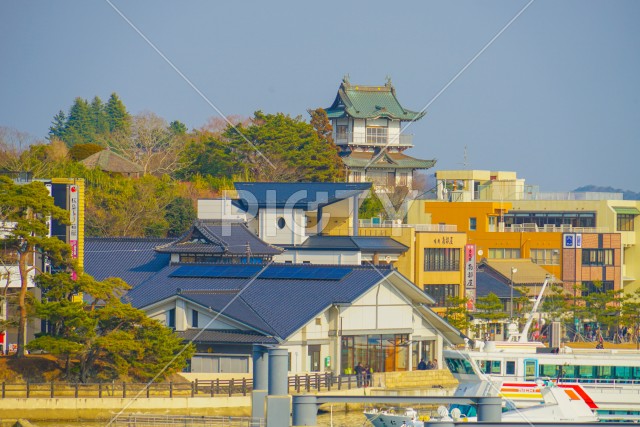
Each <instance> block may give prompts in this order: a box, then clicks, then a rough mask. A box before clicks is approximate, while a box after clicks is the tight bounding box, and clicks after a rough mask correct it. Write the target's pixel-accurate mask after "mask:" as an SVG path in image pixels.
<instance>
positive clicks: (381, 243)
mask: <svg viewBox="0 0 640 427" xmlns="http://www.w3.org/2000/svg"><path fill="white" fill-rule="evenodd" d="M282 247H284V248H286V249H290V250H339V251H361V252H385V253H389V252H391V253H404V252H406V251H407V250H408V249H409V248H408V247H406V246H405V245H403V244H402V243H399V242H397V241H396V240H394V239H392V238H391V237H386V236H318V235H315V236H310V237H309V238H308V239H307V240H305V242H304V243H303V244H301V245H296V246H292V245H286V246H285V245H283V246H282Z"/></svg>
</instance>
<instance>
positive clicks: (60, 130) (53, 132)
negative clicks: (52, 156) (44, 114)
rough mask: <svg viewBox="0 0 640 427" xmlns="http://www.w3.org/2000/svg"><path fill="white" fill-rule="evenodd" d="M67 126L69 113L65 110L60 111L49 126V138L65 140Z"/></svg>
mask: <svg viewBox="0 0 640 427" xmlns="http://www.w3.org/2000/svg"><path fill="white" fill-rule="evenodd" d="M66 127H67V115H66V114H65V113H64V111H62V110H60V111H58V114H56V115H55V116H54V117H53V122H52V123H51V126H49V139H52V138H58V139H60V140H64V135H65V130H66Z"/></svg>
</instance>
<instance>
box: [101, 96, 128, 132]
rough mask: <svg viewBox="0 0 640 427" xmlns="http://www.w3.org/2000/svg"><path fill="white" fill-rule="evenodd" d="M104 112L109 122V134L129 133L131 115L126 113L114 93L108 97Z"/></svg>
mask: <svg viewBox="0 0 640 427" xmlns="http://www.w3.org/2000/svg"><path fill="white" fill-rule="evenodd" d="M105 112H106V114H107V120H108V122H109V132H124V133H125V134H127V133H129V130H130V127H131V115H130V114H129V113H128V112H127V109H126V107H125V106H124V104H123V103H122V101H121V100H120V98H119V97H118V95H117V94H116V93H115V92H114V93H112V94H111V96H110V97H109V100H108V101H107V105H106V107H105Z"/></svg>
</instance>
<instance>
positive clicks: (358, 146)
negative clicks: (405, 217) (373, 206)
mask: <svg viewBox="0 0 640 427" xmlns="http://www.w3.org/2000/svg"><path fill="white" fill-rule="evenodd" d="M325 111H326V112H327V116H328V117H329V120H331V124H332V125H333V139H334V141H335V143H336V145H337V146H338V147H339V148H340V150H341V153H340V155H341V157H342V160H343V162H344V164H345V167H346V168H347V172H348V174H347V175H348V178H347V179H348V181H349V182H369V181H371V182H373V183H374V185H375V187H376V190H378V191H393V190H394V189H395V188H396V187H407V188H408V189H409V190H411V189H412V184H413V172H414V171H416V170H419V169H429V168H431V167H433V166H434V165H435V163H436V161H435V160H421V159H416V158H414V157H410V156H407V155H406V154H404V153H403V152H404V150H406V149H407V148H411V147H413V142H412V139H413V138H412V137H413V135H406V134H403V133H401V130H402V122H412V121H415V120H419V119H421V118H422V117H423V116H424V114H425V113H424V112H416V111H411V110H407V109H406V108H404V107H403V106H402V105H400V102H399V101H398V99H397V98H396V91H395V88H394V87H393V85H392V84H391V79H387V82H386V83H385V85H384V86H360V85H352V84H351V83H350V82H349V78H348V77H347V76H345V78H344V79H343V80H342V84H341V85H340V88H339V89H338V94H337V96H336V99H335V101H333V104H332V105H331V107H329V108H326V109H325Z"/></svg>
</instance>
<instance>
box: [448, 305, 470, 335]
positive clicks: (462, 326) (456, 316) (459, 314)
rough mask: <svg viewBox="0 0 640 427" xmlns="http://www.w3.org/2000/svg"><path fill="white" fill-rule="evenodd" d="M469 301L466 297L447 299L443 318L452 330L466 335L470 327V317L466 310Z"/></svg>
mask: <svg viewBox="0 0 640 427" xmlns="http://www.w3.org/2000/svg"><path fill="white" fill-rule="evenodd" d="M468 302H469V299H468V298H466V297H448V298H447V309H446V311H445V315H444V318H445V320H446V321H447V322H449V323H450V324H451V326H453V327H454V328H456V329H458V330H460V331H462V332H464V333H468V332H467V331H468V330H469V327H470V326H471V316H470V315H469V311H468V310H467V303H468Z"/></svg>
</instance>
